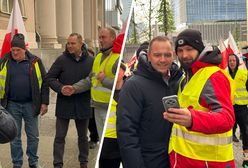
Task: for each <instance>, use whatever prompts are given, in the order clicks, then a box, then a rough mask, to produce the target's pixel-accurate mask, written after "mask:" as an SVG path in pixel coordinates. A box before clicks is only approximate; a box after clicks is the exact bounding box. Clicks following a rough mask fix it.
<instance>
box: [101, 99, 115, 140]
mask: <svg viewBox="0 0 248 168" xmlns="http://www.w3.org/2000/svg"><path fill="white" fill-rule="evenodd" d="M116 106H117V102H116V101H115V100H114V99H113V100H112V104H111V108H110V113H109V116H108V123H107V128H106V132H105V135H104V137H106V138H117V134H116Z"/></svg>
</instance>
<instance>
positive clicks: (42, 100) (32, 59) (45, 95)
mask: <svg viewBox="0 0 248 168" xmlns="http://www.w3.org/2000/svg"><path fill="white" fill-rule="evenodd" d="M25 54H26V58H27V59H28V61H29V65H30V66H29V72H30V83H31V91H32V102H33V108H34V116H37V115H39V114H40V107H41V104H47V105H48V104H49V86H48V84H47V82H46V81H45V75H46V70H45V67H44V65H43V64H42V61H41V59H40V58H39V57H37V56H35V55H33V54H31V53H30V52H29V51H28V50H26V53H25ZM11 57H12V56H11V52H10V53H8V54H6V55H5V56H4V58H3V59H1V63H0V64H1V65H0V67H1V68H2V67H4V64H5V63H6V62H7V65H6V66H7V78H6V84H5V95H4V98H3V99H1V105H2V106H3V107H4V108H6V107H7V103H8V94H9V83H10V75H9V71H10V68H11V67H10V61H11V59H12V58H11ZM36 62H38V65H39V69H40V72H41V77H42V86H41V89H39V83H38V78H37V75H36V71H35V66H34V65H35V63H36Z"/></svg>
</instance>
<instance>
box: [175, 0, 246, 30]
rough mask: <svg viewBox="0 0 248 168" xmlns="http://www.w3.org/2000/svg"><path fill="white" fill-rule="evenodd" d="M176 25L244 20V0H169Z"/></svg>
mask: <svg viewBox="0 0 248 168" xmlns="http://www.w3.org/2000/svg"><path fill="white" fill-rule="evenodd" d="M171 4H172V9H173V12H174V19H175V23H176V26H178V25H180V24H185V23H186V24H187V25H188V24H191V23H195V22H198V23H199V22H207V21H233V20H246V0H171Z"/></svg>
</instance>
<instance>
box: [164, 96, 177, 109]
mask: <svg viewBox="0 0 248 168" xmlns="http://www.w3.org/2000/svg"><path fill="white" fill-rule="evenodd" d="M162 102H163V105H164V109H165V111H167V112H169V111H168V109H169V108H180V106H179V102H178V98H177V95H172V96H166V97H163V98H162Z"/></svg>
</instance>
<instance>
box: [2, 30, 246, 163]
mask: <svg viewBox="0 0 248 168" xmlns="http://www.w3.org/2000/svg"><path fill="white" fill-rule="evenodd" d="M121 40H123V34H122V38H121ZM121 40H120V41H121ZM99 42H100V52H99V53H98V54H96V56H93V55H94V53H92V52H91V51H90V50H89V48H88V47H87V46H86V44H85V43H84V42H83V38H82V36H81V35H80V34H78V33H72V34H70V35H69V37H68V39H67V43H66V49H65V51H64V52H63V54H62V55H60V56H59V57H58V58H57V59H56V60H55V62H54V63H53V64H52V66H51V68H50V69H49V71H48V72H47V73H46V71H45V68H44V66H43V63H42V61H41V59H40V58H39V57H37V56H35V55H33V54H31V53H30V52H29V51H28V50H27V49H26V48H25V42H24V36H23V35H22V34H16V35H15V36H14V37H13V40H12V42H11V51H10V53H8V54H6V55H5V57H4V58H3V59H2V60H1V62H0V68H1V69H0V76H1V79H0V85H1V87H0V98H1V105H2V107H1V109H0V119H1V122H0V126H1V127H0V143H6V142H9V141H10V147H11V158H12V163H13V167H14V168H20V167H22V165H23V149H22V140H21V128H22V120H24V123H25V125H24V126H25V132H26V135H27V149H26V154H27V156H28V163H29V167H30V168H36V167H38V166H39V163H38V160H39V157H38V155H37V151H38V144H39V130H38V117H37V116H38V115H44V114H45V113H46V112H47V109H48V104H49V87H50V88H51V89H52V90H54V91H55V92H57V102H56V110H55V115H56V128H55V130H56V135H55V138H54V144H53V166H54V167H55V168H61V167H63V163H64V162H63V155H64V152H66V151H64V148H65V138H66V135H67V131H68V125H69V122H70V120H74V121H75V123H76V129H77V134H78V149H79V154H78V160H79V166H80V167H81V168H87V163H88V155H89V145H90V147H92V148H93V147H94V146H95V145H96V143H97V141H98V140H99V141H101V139H103V145H102V149H100V150H101V154H100V159H99V167H100V168H119V167H120V164H122V165H123V167H124V168H137V167H140V168H170V167H173V168H192V167H197V168H205V167H209V168H234V167H235V162H234V153H233V127H234V125H235V123H237V125H239V127H240V133H241V135H242V145H243V146H242V147H243V155H244V158H243V163H242V165H243V167H248V144H247V143H248V139H247V135H248V109H247V105H248V72H247V69H241V68H239V57H238V56H237V55H236V54H233V53H232V54H229V57H228V60H227V61H228V67H227V69H221V68H220V66H219V65H220V64H221V63H222V61H223V59H222V56H221V53H220V50H219V49H218V47H216V46H211V45H207V46H205V45H204V44H203V40H202V36H201V33H200V32H199V31H197V30H193V29H186V30H184V31H182V32H181V33H179V34H178V36H177V38H176V41H175V44H174V46H175V54H176V57H177V58H178V60H179V62H180V67H179V66H178V65H177V64H176V63H175V61H174V60H175V56H174V52H173V51H174V49H173V43H172V41H171V40H170V39H169V38H168V37H166V36H157V37H154V38H153V39H152V40H151V41H149V42H145V43H144V44H142V45H141V46H140V48H139V50H138V52H137V56H138V57H139V58H138V63H137V64H136V65H134V66H132V68H133V69H134V70H133V72H132V75H131V76H129V77H126V76H125V75H124V74H125V71H126V68H127V67H126V65H125V63H124V62H121V63H120V48H121V46H122V41H121V42H120V43H119V41H118V38H116V33H115V31H114V30H113V29H111V28H102V29H101V30H100V31H99ZM115 46H120V48H119V49H118V50H116V48H115ZM118 69H119V70H118ZM117 72H118V75H117V76H118V77H117V78H116V79H117V81H116V85H115V88H113V86H114V81H115V75H116V74H117ZM112 89H114V90H115V91H114V96H113V99H112V101H111V105H110V110H109V115H108V119H107V122H106V130H105V132H104V130H103V128H104V123H105V119H106V116H107V111H108V106H109V102H110V97H111V91H112ZM172 95H176V96H177V100H176V101H178V103H179V106H180V107H174V106H172V107H171V108H169V109H167V110H165V108H164V104H163V102H162V99H163V98H164V97H167V96H172ZM174 97H175V96H174ZM92 113H93V115H94V118H92ZM1 116H3V117H1ZM2 120H3V122H2ZM90 121H92V122H93V126H92V124H91V127H89V130H91V131H90V132H91V135H92V137H91V141H90V142H91V143H89V142H88V126H89V125H90V124H89V122H90ZM94 122H95V125H96V128H95V129H94ZM3 124H4V125H5V126H4V127H2V125H3ZM4 128H6V130H4ZM94 130H97V133H96V131H94ZM234 134H235V131H234ZM97 135H98V136H99V139H98V137H97Z"/></svg>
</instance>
